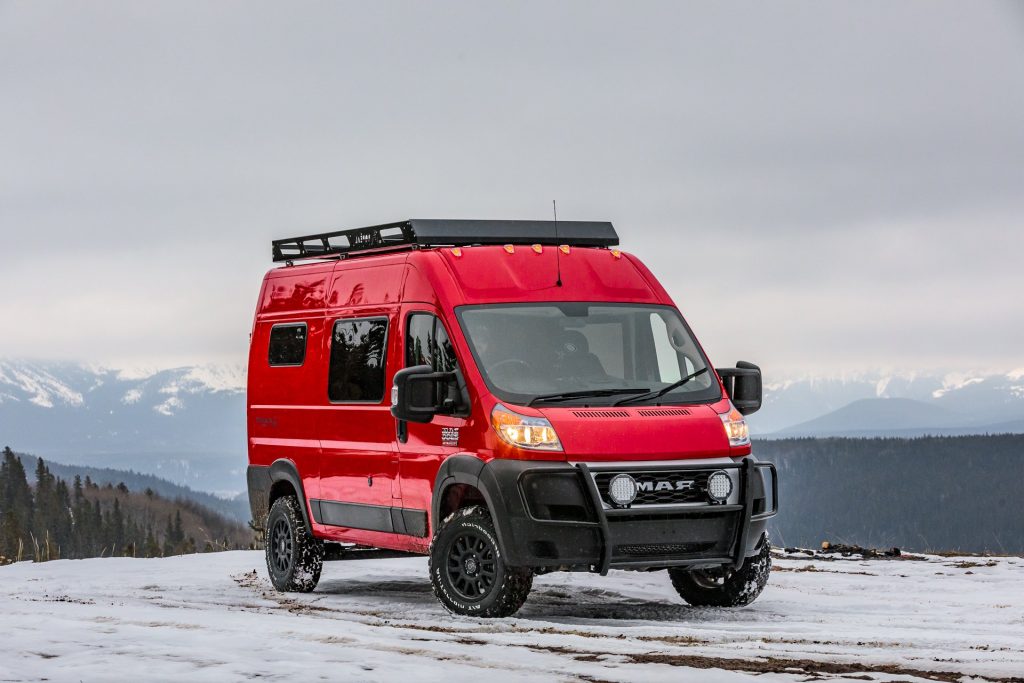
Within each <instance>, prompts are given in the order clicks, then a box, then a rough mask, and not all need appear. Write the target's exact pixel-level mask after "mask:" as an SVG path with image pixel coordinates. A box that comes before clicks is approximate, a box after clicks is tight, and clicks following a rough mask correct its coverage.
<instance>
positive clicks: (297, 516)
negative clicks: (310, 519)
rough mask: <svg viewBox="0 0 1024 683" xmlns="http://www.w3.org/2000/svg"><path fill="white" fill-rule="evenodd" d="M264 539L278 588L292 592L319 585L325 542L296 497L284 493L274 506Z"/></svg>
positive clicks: (306, 591) (305, 591)
mask: <svg viewBox="0 0 1024 683" xmlns="http://www.w3.org/2000/svg"><path fill="white" fill-rule="evenodd" d="M263 541H264V547H265V548H266V551H267V573H268V574H270V582H271V583H272V584H274V588H276V589H277V590H279V591H285V592H291V593H308V592H310V591H311V590H313V589H314V588H316V584H317V582H318V581H320V571H321V570H322V569H323V566H324V544H323V542H322V541H320V540H319V539H317V538H314V537H313V535H312V534H311V533H310V532H309V530H308V529H307V528H306V523H305V521H303V519H302V510H301V508H300V507H299V501H298V499H297V498H296V497H295V496H283V497H281V498H278V499H277V500H275V501H274V504H273V505H271V506H270V512H269V513H268V514H267V525H266V531H265V532H264V537H263Z"/></svg>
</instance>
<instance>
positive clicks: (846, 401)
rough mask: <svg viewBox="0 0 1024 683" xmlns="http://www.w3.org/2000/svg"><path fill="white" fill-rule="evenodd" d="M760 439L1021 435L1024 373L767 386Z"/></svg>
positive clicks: (809, 380)
mask: <svg viewBox="0 0 1024 683" xmlns="http://www.w3.org/2000/svg"><path fill="white" fill-rule="evenodd" d="M764 393H765V398H764V404H763V406H762V408H761V410H760V411H759V412H758V413H756V414H754V415H752V416H751V417H750V418H749V420H750V425H751V431H752V433H753V434H755V435H756V436H765V437H769V438H771V437H800V436H908V437H909V436H922V435H926V434H934V435H967V434H998V433H1019V432H1024V368H1020V369H1017V370H1013V371H1010V372H1003V373H993V372H987V373H985V372H976V373H969V372H963V373H947V374H938V373H896V374H886V373H862V374H848V375H845V376H840V377H804V378H799V379H792V380H786V381H781V382H775V383H766V384H765V392H764Z"/></svg>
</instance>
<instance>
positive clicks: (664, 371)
mask: <svg viewBox="0 0 1024 683" xmlns="http://www.w3.org/2000/svg"><path fill="white" fill-rule="evenodd" d="M650 321H651V332H652V334H653V336H654V353H655V357H656V358H657V360H658V374H659V375H660V376H659V377H658V378H657V379H659V380H660V381H662V382H677V381H679V380H680V379H681V378H682V374H681V369H680V367H679V354H678V353H676V349H674V348H673V347H672V342H671V340H670V338H669V332H668V325H666V324H665V320H664V318H662V317H661V316H660V315H658V314H657V313H651V317H650ZM689 372H692V370H690V371H689Z"/></svg>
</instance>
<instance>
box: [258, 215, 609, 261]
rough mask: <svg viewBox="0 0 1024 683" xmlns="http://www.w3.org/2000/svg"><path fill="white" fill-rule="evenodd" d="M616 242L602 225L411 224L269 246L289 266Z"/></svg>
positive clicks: (423, 221) (288, 240)
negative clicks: (379, 253)
mask: <svg viewBox="0 0 1024 683" xmlns="http://www.w3.org/2000/svg"><path fill="white" fill-rule="evenodd" d="M618 243H619V236H618V235H617V234H616V233H615V228H614V227H612V224H611V223H607V222H588V221H558V222H557V223H555V222H554V221H487V220H433V219H431V220H427V219H413V220H408V221H401V222H398V223H384V224H382V225H374V226H370V227H367V228H354V229H350V230H336V231H333V232H323V233H317V234H313V235H302V236H299V237H289V238H286V239H280V240H274V241H273V242H272V243H271V245H272V248H273V256H274V261H294V260H298V259H306V258H317V257H324V256H333V255H344V254H349V253H353V252H367V251H371V250H378V249H381V248H387V247H392V248H393V247H401V246H403V245H408V247H409V248H413V247H415V246H423V247H428V246H429V247H437V246H468V245H474V244H549V245H560V244H568V245H573V246H580V247H614V246H616V245H617V244H618Z"/></svg>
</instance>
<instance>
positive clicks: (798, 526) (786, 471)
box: [754, 434, 1024, 553]
mask: <svg viewBox="0 0 1024 683" xmlns="http://www.w3.org/2000/svg"><path fill="white" fill-rule="evenodd" d="M754 454H755V455H756V456H757V457H758V458H759V459H761V460H769V461H772V462H774V463H775V464H776V466H777V467H778V470H779V501H780V509H779V514H778V516H777V517H776V518H775V519H774V520H773V521H772V533H773V537H774V538H775V539H776V541H777V542H780V543H784V544H786V545H803V546H816V545H817V544H818V543H820V542H821V541H822V540H832V541H841V542H844V543H856V544H859V545H866V546H867V545H870V546H876V547H890V546H898V547H900V548H904V549H907V548H909V549H913V550H918V551H928V550H943V551H945V550H962V551H967V552H986V551H988V552H996V553H1024V515H1022V514H1021V504H1020V501H1021V500H1024V435H1019V434H1015V435H1002V436H963V437H921V438H915V439H890V438H885V439H882V438H877V439H850V438H827V439H777V440H774V439H773V440H767V441H757V442H755V444H754Z"/></svg>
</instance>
